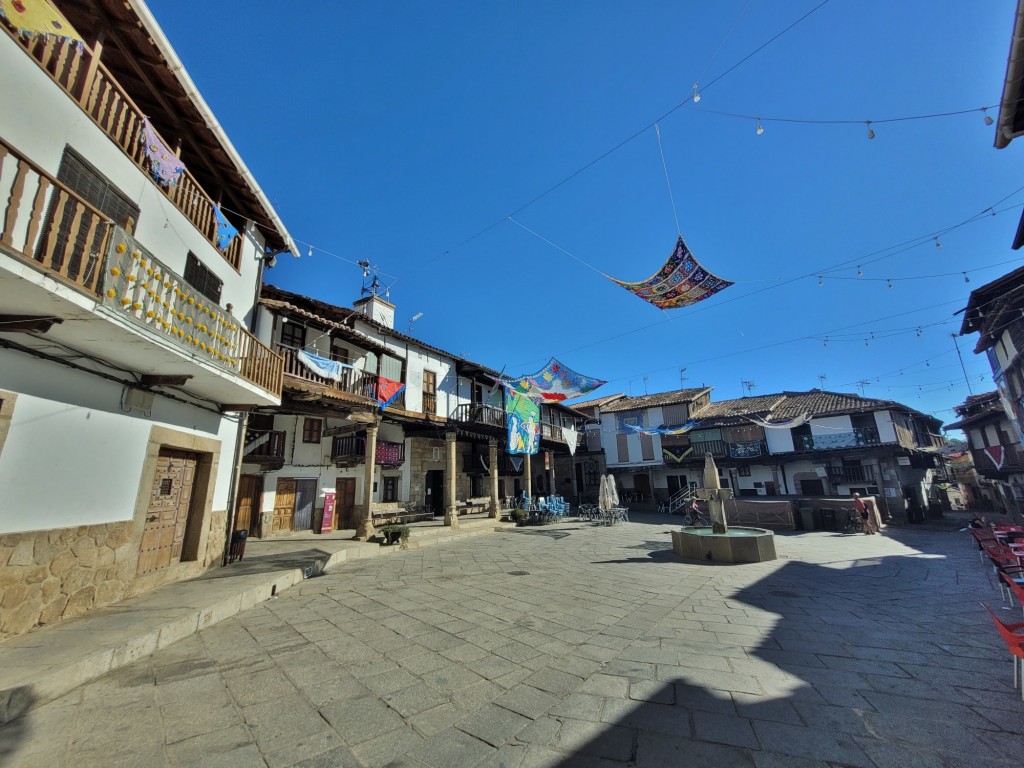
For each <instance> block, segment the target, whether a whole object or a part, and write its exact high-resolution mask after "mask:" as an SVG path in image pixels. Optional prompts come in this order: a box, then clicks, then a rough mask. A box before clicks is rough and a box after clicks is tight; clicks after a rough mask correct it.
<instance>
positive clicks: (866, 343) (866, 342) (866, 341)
mask: <svg viewBox="0 0 1024 768" xmlns="http://www.w3.org/2000/svg"><path fill="white" fill-rule="evenodd" d="M867 345H868V340H867V339H864V346H865V347H866V346H867Z"/></svg>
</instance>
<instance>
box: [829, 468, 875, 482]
mask: <svg viewBox="0 0 1024 768" xmlns="http://www.w3.org/2000/svg"><path fill="white" fill-rule="evenodd" d="M828 479H829V480H831V481H832V482H833V483H874V482H877V481H876V479H875V468H874V467H871V466H864V465H861V466H848V467H829V468H828Z"/></svg>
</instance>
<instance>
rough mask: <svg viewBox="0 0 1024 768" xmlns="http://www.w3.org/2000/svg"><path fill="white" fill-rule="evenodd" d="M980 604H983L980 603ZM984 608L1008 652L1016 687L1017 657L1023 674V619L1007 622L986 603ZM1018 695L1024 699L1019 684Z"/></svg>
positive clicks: (1023, 688)
mask: <svg viewBox="0 0 1024 768" xmlns="http://www.w3.org/2000/svg"><path fill="white" fill-rule="evenodd" d="M982 605H985V604H984V603H982ZM985 610H986V611H988V614H989V616H991V617H992V621H993V622H994V623H995V625H996V629H997V630H999V635H1000V636H1001V637H1002V638H1003V642H1004V643H1006V649H1007V650H1008V651H1009V652H1010V660H1011V661H1012V662H1013V687H1014V688H1017V687H1018V685H1017V659H1020V660H1021V661H1020V664H1021V673H1022V674H1024V634H1020V633H1021V632H1024V621H1018V622H1015V623H1013V624H1007V623H1006V622H1004V621H1003V620H1002V619H1000V618H999V617H998V616H996V614H995V611H993V610H992V609H991V608H989V607H988V606H987V605H985ZM1020 697H1021V699H1022V700H1024V685H1021V686H1020Z"/></svg>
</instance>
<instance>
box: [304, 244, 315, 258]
mask: <svg viewBox="0 0 1024 768" xmlns="http://www.w3.org/2000/svg"><path fill="white" fill-rule="evenodd" d="M306 255H307V256H312V255H313V246H312V245H311V246H309V253H307V254H306Z"/></svg>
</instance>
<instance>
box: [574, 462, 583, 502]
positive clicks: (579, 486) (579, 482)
mask: <svg viewBox="0 0 1024 768" xmlns="http://www.w3.org/2000/svg"><path fill="white" fill-rule="evenodd" d="M575 470H576V501H577V502H579V501H581V500H582V499H583V465H582V464H577V465H576V466H575Z"/></svg>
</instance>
